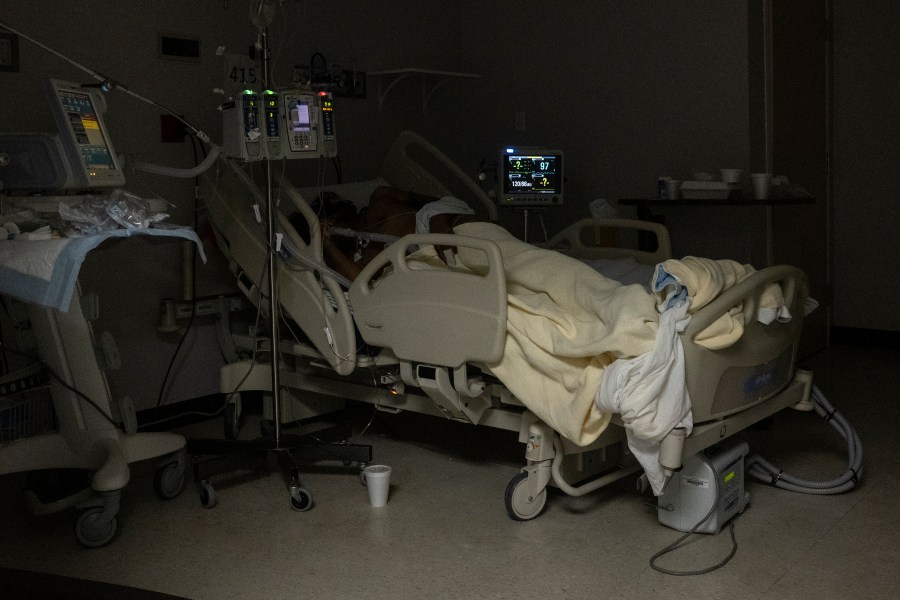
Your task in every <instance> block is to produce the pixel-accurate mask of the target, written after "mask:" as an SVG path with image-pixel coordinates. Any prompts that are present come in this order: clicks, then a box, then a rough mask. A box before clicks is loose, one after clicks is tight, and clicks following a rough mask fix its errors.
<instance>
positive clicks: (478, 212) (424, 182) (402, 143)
mask: <svg viewBox="0 0 900 600" xmlns="http://www.w3.org/2000/svg"><path fill="white" fill-rule="evenodd" d="M381 176H382V177H383V178H384V179H386V180H387V181H388V182H389V183H390V184H391V185H393V186H395V187H398V188H400V189H404V190H409V191H413V192H416V193H419V194H424V195H427V196H446V195H448V194H449V195H452V196H455V197H457V198H459V199H460V200H463V201H465V202H466V203H468V204H469V205H470V206H471V207H472V208H473V209H474V210H475V216H476V218H478V219H480V220H486V221H491V222H496V221H497V207H496V205H495V204H494V203H493V202H492V201H491V199H490V198H488V195H487V194H486V193H485V192H484V190H482V189H481V188H480V187H479V186H478V184H477V183H475V181H474V180H473V179H472V178H471V177H470V176H469V175H468V174H467V173H466V172H465V171H463V170H462V169H460V168H459V167H458V166H457V165H456V163H454V162H453V161H452V160H450V158H449V157H448V156H447V155H446V154H444V153H443V152H441V151H440V150H438V149H437V148H436V147H435V146H434V145H432V144H431V143H430V142H429V141H428V140H426V139H425V138H423V137H422V136H420V135H419V134H417V133H415V132H413V131H408V130H407V131H404V132H402V133H401V134H400V135H399V136H397V139H396V141H395V142H394V145H393V146H391V149H390V151H388V154H387V157H386V158H385V160H384V164H383V166H382V169H381Z"/></svg>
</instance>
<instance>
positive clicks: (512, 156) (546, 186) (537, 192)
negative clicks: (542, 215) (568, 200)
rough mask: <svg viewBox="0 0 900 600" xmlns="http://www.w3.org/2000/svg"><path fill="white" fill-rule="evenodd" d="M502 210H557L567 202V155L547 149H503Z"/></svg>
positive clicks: (500, 165)
mask: <svg viewBox="0 0 900 600" xmlns="http://www.w3.org/2000/svg"><path fill="white" fill-rule="evenodd" d="M497 165H498V166H497V168H498V185H497V188H498V189H497V198H498V204H499V205H500V206H519V207H528V206H555V205H558V204H562V201H563V154H562V152H561V151H559V150H547V149H546V148H511V147H507V148H503V149H502V150H501V151H500V159H499V161H498V163H497Z"/></svg>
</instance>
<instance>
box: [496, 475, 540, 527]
mask: <svg viewBox="0 0 900 600" xmlns="http://www.w3.org/2000/svg"><path fill="white" fill-rule="evenodd" d="M527 482H528V473H526V472H525V471H522V472H521V473H517V474H516V475H515V477H513V478H512V479H510V480H509V484H508V485H507V486H506V494H505V496H504V502H505V503H506V512H507V514H509V516H510V518H511V519H513V520H515V521H530V520H531V519H534V518H535V517H537V516H538V515H540V514H541V511H543V510H544V506H546V504H547V488H546V487H545V488H544V489H542V490H541V491H540V492H538V493H537V494H536V495H532V494H531V491H530V490H529V489H528V483H527Z"/></svg>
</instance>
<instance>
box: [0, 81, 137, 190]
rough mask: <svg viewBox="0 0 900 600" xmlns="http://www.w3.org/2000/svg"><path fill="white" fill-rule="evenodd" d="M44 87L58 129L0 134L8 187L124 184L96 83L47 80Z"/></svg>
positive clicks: (20, 188)
mask: <svg viewBox="0 0 900 600" xmlns="http://www.w3.org/2000/svg"><path fill="white" fill-rule="evenodd" d="M43 85H44V90H45V91H46V93H47V97H48V100H49V102H50V108H51V110H52V112H53V117H54V119H55V120H56V124H57V127H58V130H59V131H58V133H16V134H4V135H3V137H2V140H0V152H2V153H3V155H4V156H5V157H6V159H5V161H4V162H5V163H6V164H5V165H4V168H3V171H2V173H0V178H2V180H3V186H4V188H6V189H11V190H54V191H59V190H78V189H82V190H84V189H90V188H99V187H112V186H120V185H124V184H125V174H124V170H123V165H122V163H121V162H120V160H119V157H118V156H117V155H116V151H115V149H114V148H113V145H112V141H111V140H110V136H109V133H108V132H109V129H108V128H107V126H106V122H105V121H104V119H103V114H104V113H105V112H106V99H105V98H104V97H103V93H102V92H101V91H100V89H99V88H97V87H86V86H83V85H81V84H78V83H73V82H69V81H60V80H58V79H49V80H46V81H44V84H43Z"/></svg>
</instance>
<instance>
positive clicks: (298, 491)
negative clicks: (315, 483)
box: [290, 485, 313, 512]
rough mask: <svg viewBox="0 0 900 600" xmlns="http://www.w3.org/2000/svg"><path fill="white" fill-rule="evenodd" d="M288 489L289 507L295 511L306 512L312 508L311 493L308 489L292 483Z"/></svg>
mask: <svg viewBox="0 0 900 600" xmlns="http://www.w3.org/2000/svg"><path fill="white" fill-rule="evenodd" d="M290 490H291V508H293V509H294V510H296V511H297V512H306V511H308V510H309V509H311V508H312V505H313V500H312V494H311V493H309V490H308V489H306V488H304V487H300V486H299V485H292V486H291V488H290Z"/></svg>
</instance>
